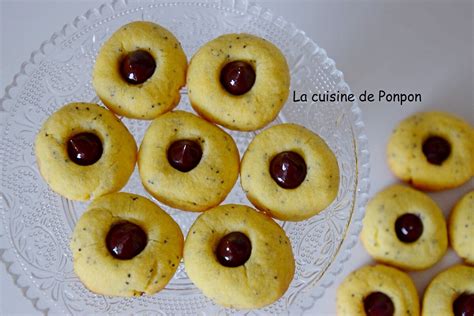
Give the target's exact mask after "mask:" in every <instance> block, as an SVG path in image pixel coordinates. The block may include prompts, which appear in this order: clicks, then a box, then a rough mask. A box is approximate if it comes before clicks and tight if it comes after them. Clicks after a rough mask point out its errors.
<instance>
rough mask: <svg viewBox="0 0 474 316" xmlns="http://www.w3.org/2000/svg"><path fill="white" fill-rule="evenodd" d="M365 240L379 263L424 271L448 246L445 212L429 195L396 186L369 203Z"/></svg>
mask: <svg viewBox="0 0 474 316" xmlns="http://www.w3.org/2000/svg"><path fill="white" fill-rule="evenodd" d="M361 240H362V244H363V245H364V247H365V249H366V250H367V252H368V253H369V254H370V255H371V256H372V257H374V259H375V260H378V261H381V262H384V263H388V264H391V265H393V266H396V267H400V268H404V269H409V270H421V269H427V268H429V267H431V266H432V265H434V264H435V263H436V262H438V261H439V260H440V259H441V258H442V257H443V255H444V254H445V252H446V249H447V247H448V234H447V231H446V222H445V220H444V216H443V213H442V212H441V210H440V208H439V207H438V205H437V204H436V203H435V202H434V201H433V200H432V199H431V198H430V197H429V196H427V195H426V194H424V193H422V192H420V191H417V190H415V189H412V188H409V187H405V186H402V185H393V186H390V187H388V188H386V189H385V190H383V191H381V192H379V193H377V194H376V195H375V196H374V197H373V198H372V200H370V201H369V203H368V204H367V207H366V211H365V217H364V221H363V225H362V232H361Z"/></svg>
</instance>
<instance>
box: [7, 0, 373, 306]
mask: <svg viewBox="0 0 474 316" xmlns="http://www.w3.org/2000/svg"><path fill="white" fill-rule="evenodd" d="M145 1H146V0H138V1H137V3H140V2H145ZM128 2H129V1H128V0H113V1H112V2H110V3H104V4H102V5H100V6H98V7H96V8H94V9H89V10H88V11H86V12H85V13H84V14H82V15H79V16H77V17H76V18H75V19H74V20H73V22H72V23H69V24H66V25H64V26H63V28H62V29H61V30H60V31H59V32H55V33H53V34H52V35H51V37H50V39H49V40H46V41H44V42H43V43H42V44H41V45H40V47H39V49H37V50H35V51H33V52H32V53H31V55H30V58H29V59H28V60H27V61H25V62H24V63H22V65H21V68H20V71H19V72H18V73H17V74H16V75H15V76H14V77H13V81H12V82H11V83H10V84H9V85H7V86H6V88H5V94H4V96H3V97H2V98H1V99H0V129H1V131H0V135H1V137H2V138H3V137H4V136H5V128H6V122H7V118H8V115H9V110H8V103H9V101H13V100H14V99H15V93H16V92H17V91H18V90H19V89H20V88H21V87H22V85H23V83H24V82H25V81H26V80H27V79H28V78H29V77H30V75H31V74H32V72H33V71H34V70H35V69H36V67H37V65H39V64H40V63H41V61H42V60H43V59H44V58H45V57H47V55H48V54H49V53H50V52H51V51H52V50H53V49H54V47H55V46H57V45H59V44H60V43H61V41H62V40H64V39H66V38H67V37H69V36H70V35H71V34H73V33H74V32H77V31H79V30H80V29H81V28H82V27H83V25H84V23H87V22H88V21H90V20H91V19H96V18H97V17H100V16H102V14H103V13H104V12H106V14H110V12H108V10H112V12H116V11H117V10H121V9H123V8H124V7H126V6H127V5H128ZM165 3H166V1H165ZM168 3H175V4H192V5H199V4H205V5H215V6H217V7H225V8H228V9H229V10H232V11H237V12H239V13H241V14H249V15H251V16H253V17H259V18H263V19H265V20H267V21H271V22H273V23H276V24H277V25H281V26H282V27H283V26H284V27H285V28H286V29H290V32H291V33H294V34H298V35H299V40H300V41H301V42H302V43H305V45H310V47H312V48H313V49H314V50H315V51H316V50H318V53H319V54H322V55H323V56H324V57H325V62H324V64H325V66H326V67H328V68H329V72H330V73H331V74H332V75H335V76H336V77H338V78H340V85H342V86H344V88H345V89H346V90H347V92H349V91H350V88H349V86H348V85H347V84H346V83H345V82H344V77H343V74H342V72H341V71H339V70H337V69H336V66H335V62H334V60H332V59H330V58H329V57H327V54H326V52H325V51H324V49H322V48H320V47H318V45H317V44H316V43H315V42H314V41H313V40H311V39H310V38H309V37H308V36H307V35H306V33H305V32H304V31H301V30H299V29H297V28H296V26H295V25H294V24H293V23H288V22H286V20H285V19H283V17H280V16H275V15H274V14H273V13H272V12H271V11H270V10H268V9H264V8H262V7H261V6H259V5H258V4H257V3H256V1H254V0H200V1H194V0H181V1H170V2H168ZM348 113H350V115H351V117H350V120H349V121H350V122H351V125H352V133H353V135H352V136H353V142H354V147H355V154H356V155H355V159H356V164H355V168H356V171H355V174H356V179H355V181H356V186H355V187H356V190H355V192H354V196H353V198H354V201H355V202H354V211H353V212H352V214H351V218H350V220H349V223H348V229H347V230H346V236H345V237H344V238H343V242H342V243H341V245H340V247H339V249H338V252H337V254H336V255H335V259H334V261H333V262H332V263H331V264H329V265H328V267H327V269H326V271H325V272H324V273H322V276H321V278H320V279H318V280H317V282H318V283H317V284H316V285H314V287H310V290H309V291H308V293H307V294H308V295H307V296H306V297H305V298H306V300H305V301H304V302H301V305H302V306H303V307H304V309H305V310H307V309H310V308H311V307H312V306H313V305H314V304H315V302H316V301H317V299H318V298H320V297H322V296H323V295H324V292H325V290H326V289H327V288H328V287H330V286H331V285H332V284H333V282H334V277H335V276H337V275H338V274H339V273H340V272H341V271H342V268H343V264H344V263H345V262H346V261H348V260H349V258H350V256H351V249H353V248H354V246H355V245H356V243H357V240H358V235H359V232H360V230H361V228H362V219H363V216H364V208H365V205H366V203H367V201H368V193H369V172H370V168H369V152H368V140H367V136H366V135H365V130H364V123H363V121H362V113H361V110H360V108H359V106H358V103H357V102H353V103H352V105H351V107H350V111H348ZM2 182H3V181H2ZM2 187H3V184H2V185H1V186H0V217H1V219H2V225H0V261H2V262H3V263H4V264H5V266H6V270H7V272H8V273H9V274H10V275H11V276H12V278H13V282H14V284H15V285H16V286H18V287H19V288H20V290H21V291H22V294H23V296H24V297H25V298H27V299H28V300H30V301H31V302H32V304H33V307H34V308H35V309H37V310H38V311H41V312H47V311H48V310H49V307H48V304H47V303H46V302H43V300H45V299H44V298H43V297H41V296H40V295H38V294H37V293H36V292H35V291H31V290H30V285H29V284H28V282H25V280H24V279H25V278H27V276H25V275H23V274H22V273H21V270H22V269H24V267H23V266H22V265H21V264H19V263H18V262H16V261H15V257H16V256H15V254H14V253H15V252H16V250H15V249H14V248H13V247H12V243H11V240H8V238H7V236H6V234H5V232H4V231H3V230H4V229H6V228H7V226H6V223H5V214H6V213H7V212H8V211H9V209H10V205H9V202H8V200H7V199H6V197H5V196H4V195H3V193H2V191H3V190H2ZM33 282H34V281H33Z"/></svg>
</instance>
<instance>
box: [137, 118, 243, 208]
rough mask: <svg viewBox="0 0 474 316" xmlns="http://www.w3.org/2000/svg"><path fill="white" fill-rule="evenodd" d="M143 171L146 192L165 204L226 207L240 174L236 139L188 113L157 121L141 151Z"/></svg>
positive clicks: (177, 206)
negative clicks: (227, 198) (220, 205)
mask: <svg viewBox="0 0 474 316" xmlns="http://www.w3.org/2000/svg"><path fill="white" fill-rule="evenodd" d="M138 167H139V170H140V176H141V179H142V183H143V185H144V186H145V188H146V189H147V190H148V192H150V194H152V195H153V196H154V197H155V198H156V199H158V200H159V201H160V202H162V203H165V204H167V205H169V206H172V207H175V208H180V209H183V210H188V211H205V210H207V209H209V208H211V207H213V206H216V205H218V204H219V203H221V202H222V201H223V200H224V199H225V197H226V196H227V194H228V193H229V192H230V190H231V189H232V187H233V186H234V183H235V181H236V180H237V177H238V174H239V152H238V149H237V146H236V145H235V143H234V140H233V139H232V137H231V136H230V135H229V134H227V133H226V132H224V131H223V130H221V129H220V128H218V127H217V126H215V125H213V124H211V123H209V122H207V121H205V120H204V119H202V118H200V117H198V116H196V115H193V114H191V113H188V112H183V111H175V112H170V113H166V114H164V115H162V116H160V117H158V118H157V119H155V120H154V121H153V122H152V123H151V125H150V126H149V128H148V129H147V131H146V133H145V136H144V138H143V141H142V144H141V146H140V152H139V158H138Z"/></svg>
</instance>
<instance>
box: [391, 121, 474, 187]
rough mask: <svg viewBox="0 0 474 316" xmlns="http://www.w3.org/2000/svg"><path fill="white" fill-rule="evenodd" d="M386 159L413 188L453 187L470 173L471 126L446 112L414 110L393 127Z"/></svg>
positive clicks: (473, 162)
mask: <svg viewBox="0 0 474 316" xmlns="http://www.w3.org/2000/svg"><path fill="white" fill-rule="evenodd" d="M387 159H388V164H389V166H390V169H391V170H392V171H393V173H394V174H395V175H396V176H397V177H399V178H400V179H402V180H403V181H406V182H409V183H410V184H412V185H413V186H414V187H416V188H419V189H422V190H433V191H434V190H444V189H450V188H454V187H457V186H459V185H461V184H463V183H465V182H466V181H468V180H469V179H471V177H472V176H474V129H473V128H472V127H471V126H470V125H469V124H468V123H467V122H466V121H464V120H462V119H461V118H458V117H456V116H454V115H452V114H449V113H444V112H424V113H417V114H415V115H412V116H410V117H408V118H407V119H405V120H403V121H402V122H400V123H399V124H398V126H397V127H396V129H395V130H394V131H393V133H392V136H391V137H390V140H389V143H388V147H387Z"/></svg>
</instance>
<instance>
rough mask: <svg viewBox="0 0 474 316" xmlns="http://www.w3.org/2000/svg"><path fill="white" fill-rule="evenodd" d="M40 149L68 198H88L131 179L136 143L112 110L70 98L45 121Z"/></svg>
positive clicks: (41, 162)
mask: <svg viewBox="0 0 474 316" xmlns="http://www.w3.org/2000/svg"><path fill="white" fill-rule="evenodd" d="M35 153H36V160H37V162H38V167H39V170H40V173H41V175H42V176H43V178H44V179H45V180H46V182H47V183H48V184H49V186H50V187H51V189H53V190H54V191H55V192H57V193H59V194H61V195H62V196H64V197H66V198H68V199H71V200H79V201H86V200H88V199H90V198H91V197H97V196H100V195H104V194H107V193H111V192H115V191H118V190H120V189H121V188H122V187H123V186H124V185H125V184H126V183H127V181H128V179H129V178H130V175H131V174H132V172H133V169H134V168H135V161H136V156H137V146H136V144H135V140H134V139H133V136H132V135H131V134H130V133H129V131H128V130H127V128H126V127H125V125H124V124H123V123H122V122H121V121H120V120H119V119H118V118H117V117H116V116H115V115H113V113H112V112H110V111H108V110H106V109H104V108H103V107H100V106H98V105H97V104H92V103H70V104H67V105H65V106H64V107H62V108H61V109H59V110H58V111H56V112H55V113H53V114H52V115H51V116H50V117H49V118H48V119H47V120H46V122H45V123H44V124H43V126H42V127H41V129H40V130H39V132H38V134H37V136H36V141H35Z"/></svg>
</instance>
